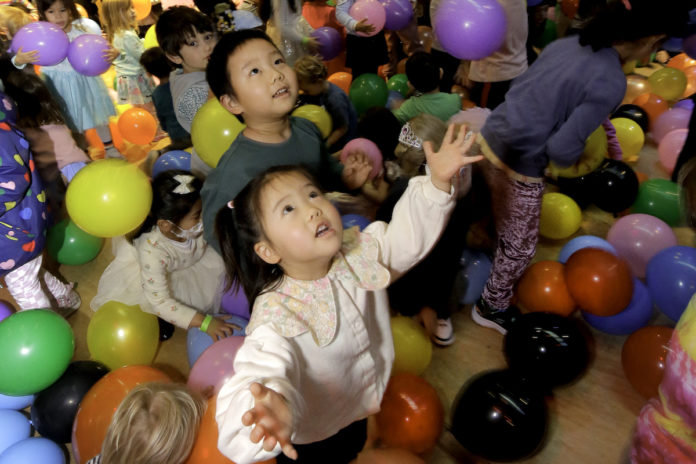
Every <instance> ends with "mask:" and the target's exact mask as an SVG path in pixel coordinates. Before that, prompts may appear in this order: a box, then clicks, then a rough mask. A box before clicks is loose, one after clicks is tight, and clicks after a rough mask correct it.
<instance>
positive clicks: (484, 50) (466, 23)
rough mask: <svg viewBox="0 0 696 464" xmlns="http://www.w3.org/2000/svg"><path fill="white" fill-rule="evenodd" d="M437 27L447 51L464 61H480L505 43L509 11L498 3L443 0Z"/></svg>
mask: <svg viewBox="0 0 696 464" xmlns="http://www.w3.org/2000/svg"><path fill="white" fill-rule="evenodd" d="M433 27H434V29H435V31H436V33H437V39H438V41H439V42H440V45H442V48H443V50H444V51H446V52H447V53H449V54H450V55H452V56H454V57H455V58H459V59H460V60H480V59H482V58H485V57H487V56H489V55H491V54H492V53H493V52H495V51H497V50H498V49H499V48H500V46H501V45H502V44H503V41H504V39H505V31H506V29H507V20H506V18H505V10H504V9H503V7H502V6H500V4H499V3H498V2H497V1H495V0H476V1H470V0H469V1H467V0H443V1H442V2H441V3H440V6H439V7H438V9H437V13H436V14H435V21H434V22H433Z"/></svg>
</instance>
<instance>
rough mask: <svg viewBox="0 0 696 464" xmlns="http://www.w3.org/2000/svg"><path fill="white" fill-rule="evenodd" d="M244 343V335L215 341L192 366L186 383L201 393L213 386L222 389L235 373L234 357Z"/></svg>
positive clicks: (218, 389) (215, 389)
mask: <svg viewBox="0 0 696 464" xmlns="http://www.w3.org/2000/svg"><path fill="white" fill-rule="evenodd" d="M242 343H244V337H237V336H231V337H227V338H223V339H222V340H218V341H216V342H215V343H213V344H212V345H211V346H210V347H209V348H208V349H206V350H205V351H204V352H203V354H201V356H200V357H199V358H198V360H197V361H196V363H195V364H194V365H193V367H192V368H191V373H190V374H189V378H188V382H186V385H188V386H189V388H191V389H192V390H195V391H197V392H199V393H203V392H205V391H206V390H207V389H208V388H210V387H213V389H214V391H215V393H217V392H218V391H220V388H222V385H223V384H224V383H225V381H227V380H229V379H230V378H231V377H232V376H233V375H234V358H235V356H236V355H237V351H238V350H239V348H240V347H241V346H242Z"/></svg>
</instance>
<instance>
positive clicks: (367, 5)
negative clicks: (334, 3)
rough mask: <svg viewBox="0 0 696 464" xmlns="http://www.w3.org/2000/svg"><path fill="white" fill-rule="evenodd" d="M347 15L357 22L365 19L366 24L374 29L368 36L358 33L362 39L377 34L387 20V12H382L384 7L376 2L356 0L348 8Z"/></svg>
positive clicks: (375, 0) (372, 0)
mask: <svg viewBox="0 0 696 464" xmlns="http://www.w3.org/2000/svg"><path fill="white" fill-rule="evenodd" d="M348 14H350V15H351V16H352V17H353V19H355V20H357V21H360V20H363V19H366V20H367V23H368V24H371V25H372V27H374V28H375V29H374V30H373V31H372V32H370V33H369V34H365V33H364V32H358V35H361V36H363V37H370V36H373V35H375V34H377V33H378V32H379V31H381V30H382V29H384V23H385V22H386V20H387V12H386V11H385V10H384V5H382V4H381V3H380V2H378V1H377V0H358V1H357V2H355V4H353V6H352V7H350V11H349V12H348Z"/></svg>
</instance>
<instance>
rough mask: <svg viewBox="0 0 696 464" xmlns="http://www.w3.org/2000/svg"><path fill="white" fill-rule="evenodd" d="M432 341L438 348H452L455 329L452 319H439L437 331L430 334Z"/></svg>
mask: <svg viewBox="0 0 696 464" xmlns="http://www.w3.org/2000/svg"><path fill="white" fill-rule="evenodd" d="M430 339H431V340H432V341H433V343H434V344H436V345H438V346H450V345H451V344H452V343H454V329H453V328H452V319H450V318H449V317H448V318H447V319H438V320H437V327H435V331H434V332H433V333H431V334H430Z"/></svg>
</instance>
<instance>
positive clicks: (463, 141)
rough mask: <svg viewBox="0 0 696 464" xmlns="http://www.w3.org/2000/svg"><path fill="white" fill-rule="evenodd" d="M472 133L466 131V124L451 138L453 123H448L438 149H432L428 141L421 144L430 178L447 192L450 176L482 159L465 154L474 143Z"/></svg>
mask: <svg viewBox="0 0 696 464" xmlns="http://www.w3.org/2000/svg"><path fill="white" fill-rule="evenodd" d="M473 135H474V134H473V132H469V133H467V130H466V126H462V127H461V129H460V130H459V133H458V134H457V137H456V138H454V140H453V137H454V125H453V124H450V126H449V127H448V128H447V133H446V134H445V138H444V139H443V140H442V144H441V145H440V151H438V152H435V151H433V145H432V143H430V142H425V143H424V144H423V150H424V151H425V159H426V161H427V162H428V166H429V167H430V180H431V181H432V183H433V185H434V186H435V187H437V188H438V189H440V190H442V191H444V192H447V193H449V191H450V188H451V186H452V177H454V176H455V175H456V174H458V173H459V170H460V169H461V168H463V167H464V166H468V165H470V164H472V163H475V162H477V161H480V160H482V159H483V156H466V153H467V151H469V148H471V145H473V143H474V137H473Z"/></svg>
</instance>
